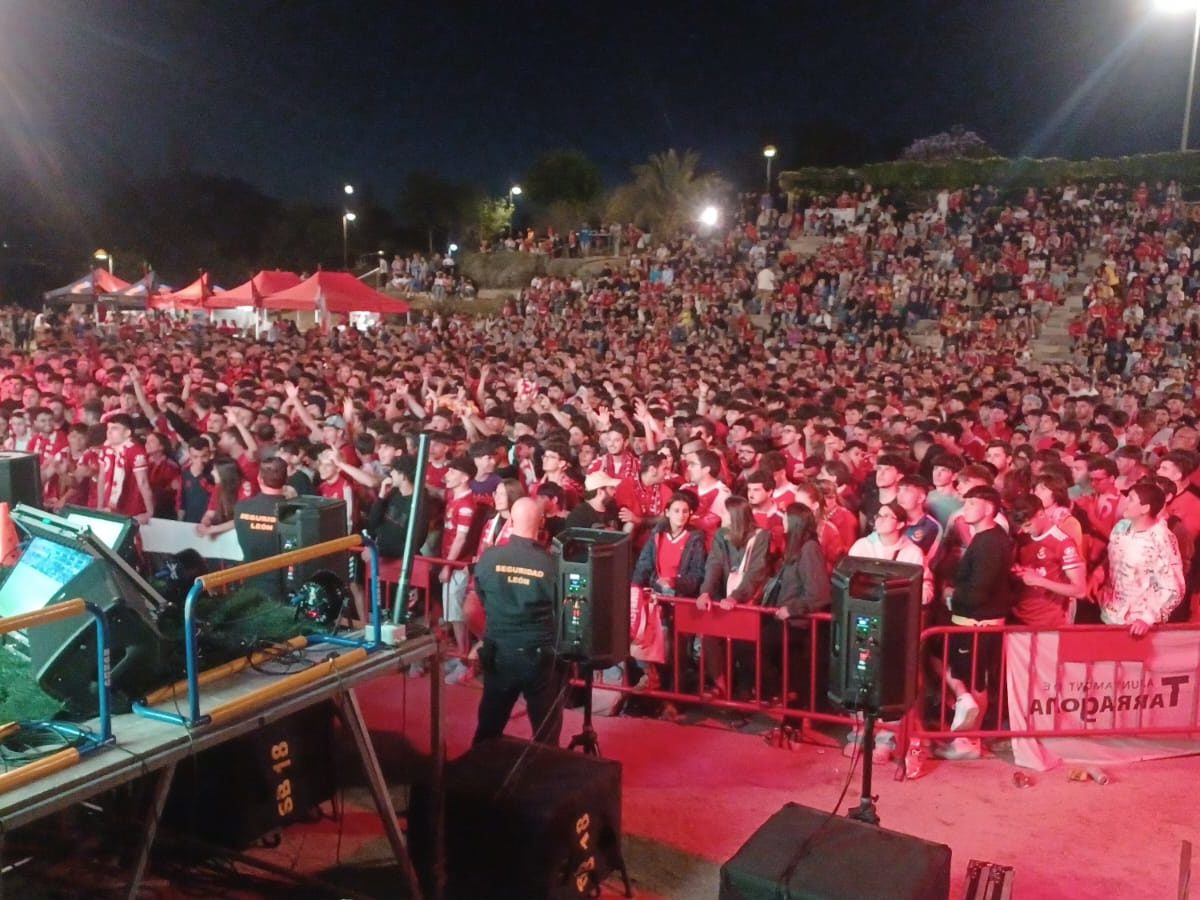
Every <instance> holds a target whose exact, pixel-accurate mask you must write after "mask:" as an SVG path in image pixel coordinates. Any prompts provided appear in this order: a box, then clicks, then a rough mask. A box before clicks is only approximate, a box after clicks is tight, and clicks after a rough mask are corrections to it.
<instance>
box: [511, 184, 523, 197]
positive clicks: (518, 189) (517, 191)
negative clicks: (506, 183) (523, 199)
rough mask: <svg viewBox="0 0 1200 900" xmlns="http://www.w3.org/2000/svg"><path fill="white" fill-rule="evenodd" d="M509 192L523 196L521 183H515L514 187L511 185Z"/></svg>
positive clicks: (516, 195) (515, 195)
mask: <svg viewBox="0 0 1200 900" xmlns="http://www.w3.org/2000/svg"><path fill="white" fill-rule="evenodd" d="M508 192H509V193H510V194H512V195H513V196H514V197H520V196H521V186H520V185H519V184H514V185H513V186H512V187H510V188H509V189H508Z"/></svg>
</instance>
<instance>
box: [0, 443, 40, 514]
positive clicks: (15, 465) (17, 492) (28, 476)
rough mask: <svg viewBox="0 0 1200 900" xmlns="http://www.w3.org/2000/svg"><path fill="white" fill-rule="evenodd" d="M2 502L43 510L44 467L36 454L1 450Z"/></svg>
mask: <svg viewBox="0 0 1200 900" xmlns="http://www.w3.org/2000/svg"><path fill="white" fill-rule="evenodd" d="M0 502H4V503H9V504H12V505H14V506H15V505H16V504H18V503H24V504H25V505H26V506H36V507H37V508H38V509H41V508H42V467H41V462H40V460H39V459H38V455H37V454H36V453H18V452H16V451H12V450H0Z"/></svg>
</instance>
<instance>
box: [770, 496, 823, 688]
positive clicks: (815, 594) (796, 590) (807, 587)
mask: <svg viewBox="0 0 1200 900" xmlns="http://www.w3.org/2000/svg"><path fill="white" fill-rule="evenodd" d="M784 536H785V537H784V545H783V558H782V562H781V564H780V566H779V572H778V573H777V574H776V575H775V577H774V578H772V579H771V580H770V581H768V582H767V587H766V589H765V591H764V592H763V605H764V606H772V607H774V608H775V618H776V619H778V620H779V621H780V622H782V623H786V622H788V621H789V620H795V621H797V623H802V624H804V625H808V624H809V623H808V617H809V616H811V615H812V614H813V613H815V612H821V611H822V610H825V609H828V608H829V605H830V603H831V602H832V595H833V588H832V585H831V583H830V580H829V570H828V568H827V566H826V565H825V555H824V553H822V551H821V544H820V542H819V540H818V539H817V519H816V516H814V515H813V512H812V510H811V509H809V508H808V506H806V505H805V504H803V503H792V504H790V505H789V506H788V508H787V510H786V511H785V513H784ZM762 629H763V630H762V644H763V669H764V672H763V679H762V681H763V684H764V685H765V686H766V688H767V690H768V691H770V690H772V689H773V688H774V687H776V686H778V685H779V684H780V679H779V674H778V673H779V667H780V666H781V665H782V661H783V660H782V655H783V639H784V635H785V634H787V635H788V636H789V638H790V639H792V640H790V642H789V651H790V650H792V649H795V650H796V651H802V650H803V648H804V646H806V645H807V644H808V640H807V638H805V639H804V640H801V639H800V636H802V635H806V632H803V631H801V630H800V629H799V628H796V629H789V628H788V627H787V625H786V624H784V625H780V624H776V623H774V622H767V621H766V620H764V621H763V624H762ZM789 657H790V660H791V661H792V662H791V665H790V669H791V671H790V672H789V673H788V674H789V676H791V677H790V678H789V681H790V684H789V685H788V689H789V690H791V691H796V690H798V689H799V687H800V682H801V679H800V678H799V673H800V667H799V666H798V665H796V663H795V660H798V659H802V658H803V655H802V652H801V653H790V652H789Z"/></svg>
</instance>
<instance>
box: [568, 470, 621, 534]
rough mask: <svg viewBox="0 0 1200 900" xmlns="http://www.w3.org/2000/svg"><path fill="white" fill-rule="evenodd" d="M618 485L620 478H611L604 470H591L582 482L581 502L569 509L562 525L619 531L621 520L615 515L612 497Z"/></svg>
mask: <svg viewBox="0 0 1200 900" xmlns="http://www.w3.org/2000/svg"><path fill="white" fill-rule="evenodd" d="M620 486H621V479H620V478H613V477H612V476H611V475H608V474H607V473H605V472H592V473H591V474H590V475H588V476H587V478H585V479H584V482H583V488H584V495H583V502H582V503H580V504H578V505H577V506H576V507H575V508H574V509H572V510H571V512H570V513H569V514H568V515H567V521H566V523H565V525H564V526H563V527H564V528H604V529H609V530H612V531H619V530H620V528H621V520H620V519H619V518H618V517H617V504H616V501H615V500H614V498H615V497H616V494H617V488H619V487H620Z"/></svg>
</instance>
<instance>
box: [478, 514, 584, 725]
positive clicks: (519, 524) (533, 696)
mask: <svg viewBox="0 0 1200 900" xmlns="http://www.w3.org/2000/svg"><path fill="white" fill-rule="evenodd" d="M509 515H510V516H511V520H512V532H511V536H510V538H509V541H508V543H507V544H505V545H503V546H501V547H492V548H490V549H489V550H488V551H487V552H485V553H484V554H483V556H482V557H481V558H480V560H479V563H478V565H476V567H475V583H476V586H477V588H478V590H479V596H480V599H481V600H482V601H483V607H484V609H485V611H486V612H487V628H486V630H485V632H484V636H483V646H482V647H481V648H480V650H479V661H480V663H481V665H482V666H483V672H484V679H483V698H482V699H481V700H480V701H479V723H478V726H477V727H476V729H475V740H474V743H476V744H478V743H480V742H482V741H486V740H488V739H490V738H494V737H499V736H500V735H502V734H503V733H504V726H505V725H506V724H507V723H508V718H509V716H510V715H512V709H513V706H514V705H515V704H516V702H517V698H518V697H520V696H521V695H522V694H523V695H524V696H525V703H526V706H527V708H528V710H529V724H530V726H531V727H532V729H533V739H534V740H535V741H539V742H541V743H545V744H552V745H554V746H557V745H558V738H559V733H560V732H561V731H562V700H563V697H562V685H563V670H562V667H561V666H560V665H559V664H558V660H557V658H556V656H555V653H554V631H555V626H554V612H555V605H556V603H557V585H558V562H557V560H555V558H554V557H553V556H551V555H550V553H549V552H548V551H547V550H546V548H545V547H543V546H541V545H540V544H539V543H538V542H537V535H538V531H539V530H540V529H541V527H542V511H541V507H540V506H539V505H538V503H537V501H536V500H533V499H531V498H529V497H522V498H521V499H519V500H517V501H516V502H515V503H514V504H513V505H512V510H511V512H510V513H509Z"/></svg>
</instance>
